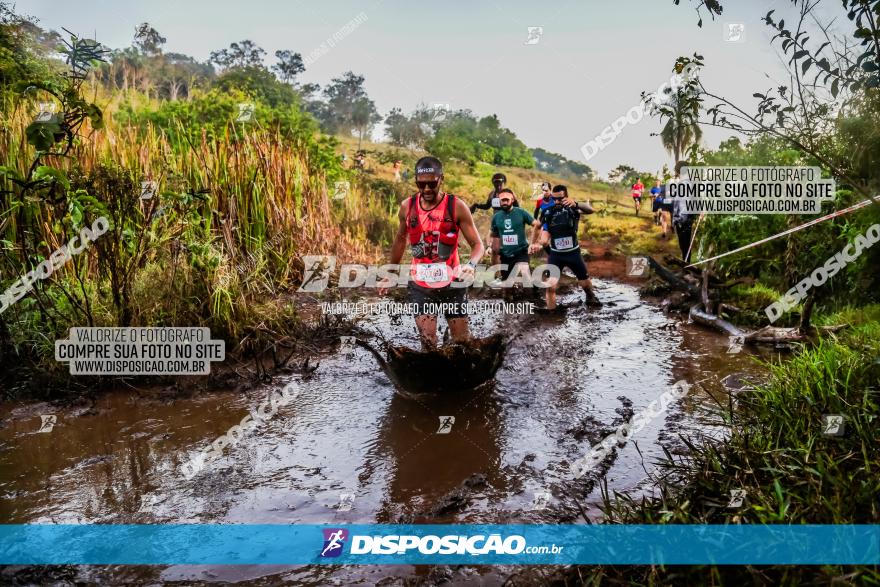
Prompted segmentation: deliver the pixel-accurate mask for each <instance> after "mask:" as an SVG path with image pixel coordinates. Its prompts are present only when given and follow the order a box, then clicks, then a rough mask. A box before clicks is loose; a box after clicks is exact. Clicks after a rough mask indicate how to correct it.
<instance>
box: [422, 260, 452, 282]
mask: <svg viewBox="0 0 880 587" xmlns="http://www.w3.org/2000/svg"><path fill="white" fill-rule="evenodd" d="M416 281H422V282H424V283H438V282H440V281H449V265H447V264H446V263H420V264H418V265H416Z"/></svg>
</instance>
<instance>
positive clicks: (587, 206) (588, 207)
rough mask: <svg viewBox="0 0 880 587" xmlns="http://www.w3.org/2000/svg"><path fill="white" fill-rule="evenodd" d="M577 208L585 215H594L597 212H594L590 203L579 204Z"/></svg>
mask: <svg viewBox="0 0 880 587" xmlns="http://www.w3.org/2000/svg"><path fill="white" fill-rule="evenodd" d="M577 207H578V210H580V211H581V212H583V213H585V214H592V213H593V212H595V210H593V206H591V205H590V203H589V202H578V205H577Z"/></svg>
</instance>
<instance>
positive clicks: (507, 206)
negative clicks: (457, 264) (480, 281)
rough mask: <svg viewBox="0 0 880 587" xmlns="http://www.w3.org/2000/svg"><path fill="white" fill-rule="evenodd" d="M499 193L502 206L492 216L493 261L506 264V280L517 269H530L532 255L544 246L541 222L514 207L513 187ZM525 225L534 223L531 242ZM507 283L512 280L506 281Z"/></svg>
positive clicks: (504, 279)
mask: <svg viewBox="0 0 880 587" xmlns="http://www.w3.org/2000/svg"><path fill="white" fill-rule="evenodd" d="M499 197H500V199H501V210H499V211H498V212H496V213H495V216H493V217H492V232H491V239H492V241H491V242H492V264H493V265H497V264H499V263H500V264H503V265H505V266H506V267H505V268H504V269H502V270H501V281H502V282H507V280H508V279H509V277H510V276H511V275H512V274H514V272H515V271H523V270H525V271H526V273H528V269H529V255H531V254H533V253H535V252H536V251H537V250H539V249H540V248H541V246H540V245H539V244H538V238H539V237H540V236H541V232H540V231H539V230H538V227H539V226H540V225H541V224H540V222H538V221H537V220H535V219H534V218H533V217H532V215H531V214H529V213H528V212H526V211H525V210H523V209H522V208H514V207H513V202H514V195H513V192H512V191H511V190H509V189H507V188H504V189H503V190H501V192H500V193H499ZM526 226H531V227H533V231H532V241H531V244H530V243H529V240H528V237H527V236H526ZM523 265H525V267H523ZM529 285H531V282H529ZM504 286H505V287H507V286H509V284H507V283H504Z"/></svg>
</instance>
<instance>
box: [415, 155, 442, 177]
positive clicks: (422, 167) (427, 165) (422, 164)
mask: <svg viewBox="0 0 880 587" xmlns="http://www.w3.org/2000/svg"><path fill="white" fill-rule="evenodd" d="M422 173H433V174H434V175H438V176H439V175H443V164H442V163H440V160H439V159H437V158H436V157H422V158H421V159H419V160H418V161H416V175H421V174H422Z"/></svg>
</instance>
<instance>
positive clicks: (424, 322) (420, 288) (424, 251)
mask: <svg viewBox="0 0 880 587" xmlns="http://www.w3.org/2000/svg"><path fill="white" fill-rule="evenodd" d="M415 178H416V186H418V189H419V191H418V192H417V193H416V194H415V195H413V196H411V197H410V198H408V199H406V200H404V201H403V203H402V204H401V205H400V211H399V212H398V218H399V220H400V223H399V224H398V227H397V234H396V235H395V237H394V244H393V245H392V246H391V264H392V265H397V264H399V263H400V260H401V259H402V258H403V252H404V249H405V248H406V244H407V241H408V242H409V245H410V251H411V253H412V257H413V259H412V264H411V266H410V274H409V283H408V285H407V287H408V297H409V301H410V303H412V304H415V308H416V326H417V327H418V329H419V338H420V339H421V341H422V349H423V350H430V349H433V348H436V346H437V314H438V313H440V312H441V311H442V312H443V314H444V315H445V316H446V321H447V323H448V324H449V333H450V334H451V336H452V340H453V342H456V343H461V342H466V341H468V340H469V339H470V331H469V328H468V319H467V313H466V305H467V288H465V287H461V283H459V284H458V286H455V287H454V286H453V282H455V281H459V282H460V281H464V282H468V281H472V280H473V276H474V267H476V264H477V261H478V260H479V259H480V258H481V257H482V256H483V242H482V241H481V240H480V235H479V234H478V233H477V227H476V226H475V225H474V218H473V216H471V212H470V210H469V209H468V206H467V204H465V203H464V201H463V200H461V199H460V198H457V197H456V196H454V195H452V194H448V193H445V192H443V191H441V188H442V185H443V165H442V164H441V163H440V160H439V159H437V158H436V157H422V158H421V159H419V160H418V162H417V163H416V176H415ZM459 233H460V234H461V235H463V236H464V238H465V240H466V241H467V243H468V245H470V248H471V258H470V261H468V263H467V264H465V265H462V264H461V263H460V261H459V256H458V241H459ZM393 285H394V280H393V279H388V278H386V279H383V280H382V281H381V282H379V294H380V295H385V293H386V292H387V291H388V288H389V287H392V286H393Z"/></svg>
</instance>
